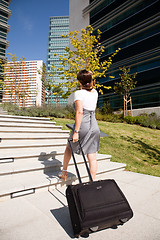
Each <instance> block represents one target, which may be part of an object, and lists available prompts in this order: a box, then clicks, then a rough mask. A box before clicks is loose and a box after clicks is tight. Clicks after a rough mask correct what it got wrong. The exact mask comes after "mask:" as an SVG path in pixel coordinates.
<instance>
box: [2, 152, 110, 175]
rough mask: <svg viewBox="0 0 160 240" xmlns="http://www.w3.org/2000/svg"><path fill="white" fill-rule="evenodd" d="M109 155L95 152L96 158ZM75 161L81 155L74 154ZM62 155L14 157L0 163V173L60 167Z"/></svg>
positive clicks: (106, 158) (81, 160)
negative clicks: (8, 161)
mask: <svg viewBox="0 0 160 240" xmlns="http://www.w3.org/2000/svg"><path fill="white" fill-rule="evenodd" d="M110 158H111V155H104V154H97V160H98V161H99V160H105V161H107V160H108V161H109V160H110ZM76 161H77V163H83V159H82V156H78V155H77V156H76ZM62 162H63V155H57V156H55V158H52V157H50V156H47V155H44V156H40V157H39V158H38V157H37V158H30V159H25V160H24V159H23V160H22V159H16V160H15V161H14V162H11V163H6V164H5V163H4V164H0V175H5V174H13V173H17V172H22V171H35V170H42V169H45V168H49V167H52V168H53V167H58V166H59V167H60V166H62ZM70 165H73V159H72V158H71V161H70Z"/></svg>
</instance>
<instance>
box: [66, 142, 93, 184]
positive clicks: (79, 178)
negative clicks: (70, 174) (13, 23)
mask: <svg viewBox="0 0 160 240" xmlns="http://www.w3.org/2000/svg"><path fill="white" fill-rule="evenodd" d="M72 141H73V140H72V139H71V138H69V139H68V143H69V146H70V148H71V152H72V157H73V161H74V165H75V168H76V173H77V176H78V180H79V183H82V180H81V177H80V173H79V170H78V166H77V162H76V159H75V156H74V152H73V149H72V145H71V142H72ZM78 143H79V146H80V150H81V152H82V156H83V159H84V163H85V165H86V169H87V172H88V176H89V179H90V181H91V182H93V179H92V176H91V173H90V170H89V167H88V164H87V161H86V157H85V155H84V152H83V149H82V146H81V143H80V141H79V140H78Z"/></svg>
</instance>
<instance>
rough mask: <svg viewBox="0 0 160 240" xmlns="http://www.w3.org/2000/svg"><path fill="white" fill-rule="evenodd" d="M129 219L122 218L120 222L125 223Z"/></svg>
mask: <svg viewBox="0 0 160 240" xmlns="http://www.w3.org/2000/svg"><path fill="white" fill-rule="evenodd" d="M127 221H128V218H122V219H120V222H121V223H122V224H123V223H125V222H127Z"/></svg>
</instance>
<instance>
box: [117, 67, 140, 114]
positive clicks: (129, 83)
mask: <svg viewBox="0 0 160 240" xmlns="http://www.w3.org/2000/svg"><path fill="white" fill-rule="evenodd" d="M119 69H120V70H121V71H122V72H123V73H122V74H120V77H121V81H120V82H116V83H115V86H114V91H115V92H116V93H117V94H119V95H123V100H124V117H125V116H127V113H128V112H127V110H128V103H129V102H130V106H131V114H132V98H131V96H130V91H131V90H132V89H134V88H135V85H136V83H137V82H136V81H135V80H134V79H135V77H136V75H137V73H133V74H129V73H130V67H128V68H127V67H126V66H124V67H122V68H119Z"/></svg>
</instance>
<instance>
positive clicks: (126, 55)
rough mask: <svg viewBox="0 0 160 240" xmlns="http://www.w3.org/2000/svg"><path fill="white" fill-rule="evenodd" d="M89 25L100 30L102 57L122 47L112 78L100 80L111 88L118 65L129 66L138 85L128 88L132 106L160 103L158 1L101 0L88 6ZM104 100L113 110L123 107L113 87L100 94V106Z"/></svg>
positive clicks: (111, 73)
mask: <svg viewBox="0 0 160 240" xmlns="http://www.w3.org/2000/svg"><path fill="white" fill-rule="evenodd" d="M92 2H94V1H90V4H92ZM90 24H91V25H92V26H93V28H94V30H97V29H100V30H101V32H102V35H101V43H102V44H103V45H104V47H105V51H104V53H103V55H102V60H105V59H108V57H109V56H110V55H111V54H112V53H113V52H114V51H115V50H116V49H118V48H121V51H120V52H119V53H118V54H117V55H116V56H115V57H114V59H113V64H112V65H111V67H110V69H109V71H108V76H110V75H112V76H114V77H115V78H114V79H111V78H109V77H106V78H101V79H100V80H99V82H100V83H103V84H104V85H106V86H111V87H113V86H114V83H115V82H117V81H119V80H120V76H119V74H120V71H119V67H123V66H127V67H128V66H130V67H131V73H134V72H137V77H136V80H137V85H136V88H135V89H134V90H132V91H131V97H132V100H133V108H135V109H136V108H145V107H156V106H160V67H159V66H160V58H159V56H160V54H159V52H160V49H159V42H160V41H159V27H160V22H159V1H158V0H137V1H132V0H130V1H125V0H122V1H115V0H104V1H102V2H101V3H100V4H99V5H97V6H96V7H95V8H94V9H93V8H92V9H91V11H90ZM107 101H109V103H110V104H111V107H112V108H113V109H115V110H117V109H119V108H122V107H123V99H122V97H121V96H118V95H117V94H115V93H114V91H113V88H112V90H110V91H107V90H106V91H104V94H103V95H101V96H99V106H102V105H103V103H104V102H107Z"/></svg>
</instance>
